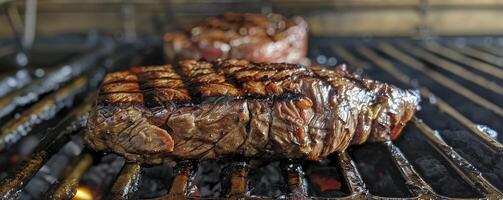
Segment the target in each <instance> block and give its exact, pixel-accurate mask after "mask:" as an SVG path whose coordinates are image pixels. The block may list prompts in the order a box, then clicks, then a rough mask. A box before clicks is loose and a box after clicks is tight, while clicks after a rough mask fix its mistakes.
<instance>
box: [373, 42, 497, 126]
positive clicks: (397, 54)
mask: <svg viewBox="0 0 503 200" xmlns="http://www.w3.org/2000/svg"><path fill="white" fill-rule="evenodd" d="M378 48H379V49H380V50H381V51H382V52H384V53H386V54H388V55H390V56H391V57H393V58H395V59H397V60H398V61H400V62H402V63H404V64H406V65H407V66H409V67H411V68H413V69H415V70H418V71H420V72H421V73H424V74H426V75H428V76H429V77H430V78H431V79H433V80H434V81H436V82H438V83H440V84H441V85H443V86H445V87H447V88H449V89H450V90H452V91H454V92H456V93H458V94H460V95H461V96H463V97H465V98H467V99H469V100H471V101H472V102H474V103H476V104H478V105H480V106H482V107H484V108H486V109H488V110H490V111H492V112H494V113H495V114H497V115H499V116H501V117H503V109H502V108H500V107H499V106H497V105H496V104H494V103H492V102H490V101H488V100H486V99H485V98H483V97H481V96H479V95H478V94H476V93H474V92H472V91H471V90H469V89H467V88H465V87H463V86H461V85H459V84H457V83H456V82H454V81H453V80H451V79H450V78H448V77H447V76H444V75H442V74H440V73H438V72H436V71H431V70H427V67H426V66H425V65H424V64H423V63H421V62H419V61H418V60H416V59H414V58H412V57H410V56H408V55H406V54H405V53H403V52H401V51H400V50H398V49H396V48H395V47H393V46H391V45H389V44H381V45H378Z"/></svg>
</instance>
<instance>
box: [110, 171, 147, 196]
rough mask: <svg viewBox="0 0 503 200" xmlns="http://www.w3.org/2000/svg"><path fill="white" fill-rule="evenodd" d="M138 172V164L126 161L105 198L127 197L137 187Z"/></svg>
mask: <svg viewBox="0 0 503 200" xmlns="http://www.w3.org/2000/svg"><path fill="white" fill-rule="evenodd" d="M140 173H141V166H140V164H138V163H126V164H125V165H124V167H122V170H121V172H120V174H119V177H117V180H115V183H114V184H113V186H112V189H111V190H110V193H109V194H108V197H107V198H106V199H129V198H130V195H131V194H133V193H134V192H135V191H136V190H137V189H138V184H139V181H140Z"/></svg>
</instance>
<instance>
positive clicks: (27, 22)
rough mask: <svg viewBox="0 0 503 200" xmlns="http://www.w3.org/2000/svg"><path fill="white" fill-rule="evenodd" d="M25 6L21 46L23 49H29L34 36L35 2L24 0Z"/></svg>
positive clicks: (33, 0) (35, 21)
mask: <svg viewBox="0 0 503 200" xmlns="http://www.w3.org/2000/svg"><path fill="white" fill-rule="evenodd" d="M25 6H26V7H25V13H24V31H23V46H24V48H25V49H31V47H32V46H33V42H34V41H35V34H36V25H37V0H26V5H25Z"/></svg>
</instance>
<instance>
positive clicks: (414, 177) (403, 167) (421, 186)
mask: <svg viewBox="0 0 503 200" xmlns="http://www.w3.org/2000/svg"><path fill="white" fill-rule="evenodd" d="M384 144H385V145H386V147H387V148H388V151H389V152H390V154H391V157H392V158H393V159H392V160H393V162H395V165H396V166H397V167H398V170H399V171H400V173H401V174H402V176H403V177H404V178H405V184H406V185H407V187H408V188H409V191H410V192H411V193H412V194H415V195H417V196H418V197H419V198H432V197H433V196H436V194H435V193H434V192H433V189H432V188H431V186H430V185H428V183H426V181H424V180H423V178H421V176H419V174H418V173H417V172H416V170H414V167H413V166H412V165H411V164H410V163H409V161H408V160H407V159H406V158H405V156H404V155H403V154H402V151H400V149H399V148H398V147H396V146H395V145H393V143H391V142H390V141H388V142H385V143H384Z"/></svg>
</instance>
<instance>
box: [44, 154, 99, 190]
mask: <svg viewBox="0 0 503 200" xmlns="http://www.w3.org/2000/svg"><path fill="white" fill-rule="evenodd" d="M93 160H94V159H93V156H92V155H91V154H89V153H86V152H84V153H82V154H81V155H80V156H79V158H78V159H77V162H76V163H75V164H74V165H72V166H71V167H69V168H70V169H69V172H68V173H67V174H65V175H64V176H63V177H62V178H61V179H60V181H59V182H58V183H57V184H56V185H55V186H54V187H53V190H51V191H50V194H49V199H72V198H73V197H74V196H75V194H76V193H77V187H78V186H79V182H80V179H81V178H82V176H83V175H84V173H85V172H86V171H87V170H88V169H89V168H90V167H91V165H92V163H93Z"/></svg>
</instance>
